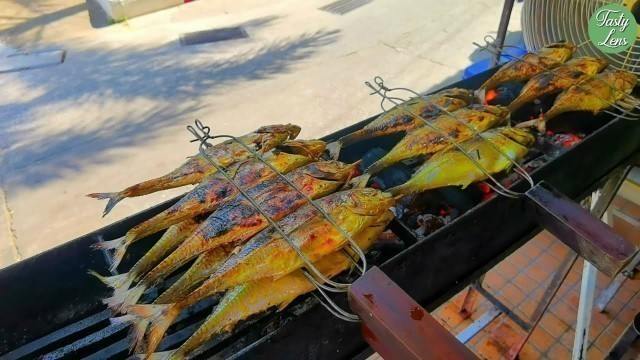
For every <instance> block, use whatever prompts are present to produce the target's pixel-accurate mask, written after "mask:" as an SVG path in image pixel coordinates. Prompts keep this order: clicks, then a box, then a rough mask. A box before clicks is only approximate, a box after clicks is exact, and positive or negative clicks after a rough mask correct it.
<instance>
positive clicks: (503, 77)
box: [480, 43, 576, 90]
mask: <svg viewBox="0 0 640 360" xmlns="http://www.w3.org/2000/svg"><path fill="white" fill-rule="evenodd" d="M575 49H576V47H575V46H574V45H572V44H569V43H555V44H551V45H548V46H545V47H544V48H542V49H539V50H538V51H536V52H533V53H531V52H530V53H527V54H525V55H524V56H523V57H522V60H520V59H514V60H511V61H509V62H508V63H506V64H505V65H503V66H502V67H501V68H500V70H498V71H497V72H496V73H495V74H493V76H491V78H489V80H487V81H486V82H485V83H484V84H483V85H482V86H481V87H480V89H486V90H489V89H494V88H496V87H498V86H500V85H502V84H505V83H508V82H512V81H513V82H515V81H519V82H522V81H527V80H529V79H531V78H532V77H534V76H536V75H538V74H540V73H542V72H544V71H546V70H548V69H553V68H555V67H557V66H560V65H562V64H563V63H565V62H566V61H568V60H569V59H571V57H572V56H573V53H574V51H575Z"/></svg>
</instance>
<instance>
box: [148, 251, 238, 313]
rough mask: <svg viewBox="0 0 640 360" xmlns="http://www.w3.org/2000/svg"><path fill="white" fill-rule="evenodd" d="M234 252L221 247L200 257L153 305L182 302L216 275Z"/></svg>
mask: <svg viewBox="0 0 640 360" xmlns="http://www.w3.org/2000/svg"><path fill="white" fill-rule="evenodd" d="M232 251H233V248H232V247H230V246H220V247H217V248H214V249H212V250H209V251H207V252H206V253H204V254H202V255H200V256H199V257H198V259H197V260H196V262H195V263H193V265H191V267H189V270H187V272H186V273H184V274H183V275H182V276H181V277H180V279H178V281H176V282H175V283H174V284H173V285H171V286H170V287H169V288H168V289H167V290H166V291H165V292H163V293H162V294H161V295H160V296H159V297H158V298H157V299H155V300H154V301H153V303H154V304H170V303H173V302H177V301H180V299H182V298H183V297H185V296H186V295H188V294H189V293H190V292H191V291H193V290H194V289H195V288H197V287H198V286H200V285H201V284H202V283H203V282H204V281H205V280H207V278H208V277H209V276H211V275H212V274H213V273H215V272H216V271H217V270H218V268H219V267H220V265H222V264H223V263H224V261H225V260H227V259H228V258H229V256H230V255H231V252H232Z"/></svg>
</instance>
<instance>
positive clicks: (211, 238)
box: [141, 161, 355, 285]
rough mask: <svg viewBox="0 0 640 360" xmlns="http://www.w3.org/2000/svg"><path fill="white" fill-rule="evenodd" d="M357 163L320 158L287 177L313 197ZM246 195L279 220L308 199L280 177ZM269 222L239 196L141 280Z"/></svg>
mask: <svg viewBox="0 0 640 360" xmlns="http://www.w3.org/2000/svg"><path fill="white" fill-rule="evenodd" d="M354 166H355V165H354V164H344V163H341V162H338V161H321V162H317V163H312V164H309V165H306V166H304V167H302V168H299V169H296V170H294V171H293V172H292V173H290V174H288V175H287V177H288V178H289V179H291V180H292V181H293V183H294V184H295V185H296V186H297V187H298V188H300V189H301V190H302V191H303V192H304V193H305V194H306V195H307V196H309V197H311V198H312V199H313V198H318V197H321V196H324V195H327V194H329V193H331V192H333V191H336V190H337V189H338V188H339V187H340V186H342V185H343V184H344V181H346V179H347V178H348V177H349V176H350V174H351V172H352V171H353V169H354ZM247 194H248V195H249V196H250V197H251V198H253V199H254V200H255V202H256V203H257V204H258V205H260V206H261V208H262V209H263V210H264V211H265V212H266V213H267V215H268V216H270V217H271V218H272V219H273V220H276V221H277V220H279V219H281V218H282V217H284V216H286V215H288V214H290V213H291V212H293V211H295V210H296V209H297V208H298V207H300V206H302V205H304V204H306V202H307V200H306V199H305V198H304V196H303V195H302V194H300V193H299V192H298V190H296V189H294V188H292V187H291V186H290V185H289V184H288V183H286V182H285V181H284V180H283V179H281V178H276V179H272V180H270V181H267V182H264V183H262V184H260V185H258V186H256V187H254V188H251V189H249V190H248V191H247ZM268 225H269V224H268V222H267V220H266V219H264V217H263V216H262V215H261V214H260V212H259V211H258V210H256V209H255V208H254V207H253V205H252V204H251V203H250V202H248V201H247V200H246V199H244V197H239V198H237V199H235V200H233V201H231V202H230V203H228V204H226V205H224V206H223V207H221V208H220V209H218V210H216V211H215V212H213V213H212V214H211V216H209V218H208V219H207V220H206V221H205V222H204V223H203V224H202V225H201V226H200V227H199V228H198V229H197V230H196V231H194V232H193V233H192V234H191V236H190V237H189V238H188V239H187V240H185V241H184V242H183V244H182V245H181V246H180V247H179V248H178V249H177V250H176V251H174V252H173V253H172V254H171V255H169V256H168V257H167V258H165V259H164V260H163V261H162V262H161V263H160V264H159V265H158V266H156V267H155V268H154V269H153V270H152V271H151V272H149V273H148V274H147V275H146V276H145V277H144V278H143V279H142V281H141V282H142V283H143V284H145V285H153V284H155V283H156V282H158V281H159V280H161V279H164V277H165V276H166V275H168V274H170V273H171V272H172V271H174V270H176V269H177V268H178V267H180V266H182V265H183V264H184V263H186V262H187V261H189V260H190V259H192V258H194V257H195V256H198V255H200V254H202V253H203V252H205V251H207V250H210V249H213V248H215V247H217V246H222V245H226V244H229V243H231V242H233V243H234V244H239V243H242V242H244V241H246V240H247V239H248V238H249V237H251V236H252V235H254V234H256V233H257V232H259V231H260V230H262V229H264V228H266V227H267V226H268Z"/></svg>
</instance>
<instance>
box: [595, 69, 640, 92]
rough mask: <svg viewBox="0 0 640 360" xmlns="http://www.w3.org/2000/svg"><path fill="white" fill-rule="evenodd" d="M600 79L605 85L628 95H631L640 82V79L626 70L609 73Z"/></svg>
mask: <svg viewBox="0 0 640 360" xmlns="http://www.w3.org/2000/svg"><path fill="white" fill-rule="evenodd" d="M598 77H599V78H600V79H601V80H602V81H604V82H605V83H607V84H609V85H611V86H613V87H614V88H616V89H618V90H621V91H622V92H624V93H626V94H629V93H631V91H632V90H633V88H634V87H635V86H636V83H637V82H638V77H637V76H636V75H635V74H634V73H631V72H628V71H625V70H613V71H607V72H604V73H602V74H600V75H599V76H598Z"/></svg>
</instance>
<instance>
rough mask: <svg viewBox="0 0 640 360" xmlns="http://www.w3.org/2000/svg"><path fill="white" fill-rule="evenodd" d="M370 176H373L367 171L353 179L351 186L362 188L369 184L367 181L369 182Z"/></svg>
mask: <svg viewBox="0 0 640 360" xmlns="http://www.w3.org/2000/svg"><path fill="white" fill-rule="evenodd" d="M369 178H371V175H369V174H366V173H365V174H362V175H360V176H356V177H354V178H353V179H351V181H350V182H349V184H351V188H353V189H361V188H364V187H365V186H367V183H368V182H369Z"/></svg>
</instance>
